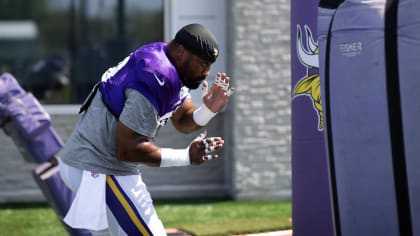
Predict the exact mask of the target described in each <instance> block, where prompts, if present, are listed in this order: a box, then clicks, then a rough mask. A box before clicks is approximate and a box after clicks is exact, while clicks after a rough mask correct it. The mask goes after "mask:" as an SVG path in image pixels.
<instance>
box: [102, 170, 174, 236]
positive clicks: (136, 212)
mask: <svg viewBox="0 0 420 236" xmlns="http://www.w3.org/2000/svg"><path fill="white" fill-rule="evenodd" d="M106 182H107V189H106V203H107V206H108V209H107V212H108V225H109V230H110V231H111V233H112V235H116V236H117V235H118V236H121V235H144V236H148V235H159V236H164V235H166V232H165V228H164V227H163V224H162V222H161V221H160V219H159V218H158V216H157V214H156V211H155V208H154V206H153V201H152V199H151V196H150V193H149V191H148V190H147V188H146V185H145V184H144V183H143V180H142V178H141V175H129V176H110V175H108V176H107V179H106ZM124 232H125V234H124Z"/></svg>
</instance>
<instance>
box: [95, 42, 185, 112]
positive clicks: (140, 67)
mask: <svg viewBox="0 0 420 236" xmlns="http://www.w3.org/2000/svg"><path fill="white" fill-rule="evenodd" d="M166 44H167V43H164V42H158V43H151V44H147V45H144V46H142V47H140V48H139V49H137V50H136V51H135V52H134V53H131V54H130V55H129V56H128V57H127V58H125V59H124V60H123V61H121V62H120V63H119V64H118V65H117V66H116V67H113V68H110V69H109V70H107V71H106V72H105V73H104V75H103V76H102V82H101V83H100V85H99V90H100V91H101V94H102V98H103V101H104V103H105V104H106V106H107V107H108V108H109V109H110V111H111V112H112V113H113V114H114V115H115V116H116V117H119V115H120V114H121V111H122V109H123V106H124V101H125V89H126V88H132V89H135V90H137V91H139V92H140V93H141V94H143V96H145V97H146V98H147V99H148V100H149V101H150V103H151V104H153V106H154V107H155V109H156V110H157V112H158V114H159V116H160V117H161V118H163V117H168V116H170V115H172V113H173V112H174V111H175V110H176V109H177V108H178V107H179V106H180V105H181V104H182V102H183V101H184V100H185V98H187V97H188V95H189V90H188V88H186V87H185V86H183V84H182V81H181V79H180V78H179V75H178V72H177V71H176V69H175V67H174V65H173V64H172V63H171V61H170V60H169V58H168V52H167V49H166Z"/></svg>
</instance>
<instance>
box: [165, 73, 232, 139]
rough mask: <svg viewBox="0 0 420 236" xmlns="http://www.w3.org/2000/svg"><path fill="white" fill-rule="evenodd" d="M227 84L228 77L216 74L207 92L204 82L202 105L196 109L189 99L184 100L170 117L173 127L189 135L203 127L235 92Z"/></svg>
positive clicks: (228, 81)
mask: <svg viewBox="0 0 420 236" xmlns="http://www.w3.org/2000/svg"><path fill="white" fill-rule="evenodd" d="M229 83H230V78H229V76H227V75H226V74H225V73H217V75H216V79H215V82H214V84H213V85H212V86H211V88H210V89H209V90H208V91H207V87H208V86H207V82H206V81H204V82H203V84H202V87H203V89H204V91H203V104H202V105H201V106H200V107H198V108H197V107H196V106H195V105H194V104H193V102H192V100H191V99H185V101H184V103H183V104H182V105H181V107H179V108H178V109H177V110H176V111H175V113H174V115H173V116H172V123H173V125H174V127H175V128H176V129H177V130H178V131H180V132H182V133H189V132H192V131H195V130H197V129H199V128H201V127H203V126H205V125H206V124H207V123H208V122H209V121H210V120H211V119H212V118H213V117H214V116H215V115H216V114H217V113H218V112H219V111H221V110H222V109H223V107H224V106H225V105H226V103H227V102H228V101H229V97H230V95H231V94H232V93H233V92H234V91H235V89H234V88H229Z"/></svg>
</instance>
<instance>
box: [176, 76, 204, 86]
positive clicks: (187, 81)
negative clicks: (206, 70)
mask: <svg viewBox="0 0 420 236" xmlns="http://www.w3.org/2000/svg"><path fill="white" fill-rule="evenodd" d="M205 79H206V77H204V76H202V77H195V78H185V77H182V79H181V80H182V83H183V84H184V86H186V87H187V88H189V89H197V88H198V87H199V86H200V84H201V83H202V82H203V81H204V80H205Z"/></svg>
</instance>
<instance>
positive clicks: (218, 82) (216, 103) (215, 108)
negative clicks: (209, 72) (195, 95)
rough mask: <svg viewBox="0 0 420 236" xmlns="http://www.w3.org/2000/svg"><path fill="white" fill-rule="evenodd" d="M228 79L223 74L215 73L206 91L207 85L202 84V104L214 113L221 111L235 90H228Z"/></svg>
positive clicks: (205, 83)
mask: <svg viewBox="0 0 420 236" xmlns="http://www.w3.org/2000/svg"><path fill="white" fill-rule="evenodd" d="M229 85H230V77H229V76H227V75H226V74H225V73H217V74H216V79H215V80H214V83H213V85H212V86H211V88H210V89H208V83H207V82H206V81H204V82H203V83H202V89H203V103H204V104H205V105H206V106H207V107H208V108H209V109H210V111H212V112H214V113H216V112H219V111H220V110H222V109H223V107H224V106H225V105H226V103H227V102H228V101H229V97H230V96H231V95H232V94H233V93H234V92H235V88H229Z"/></svg>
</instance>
